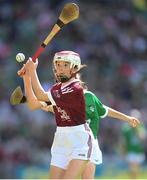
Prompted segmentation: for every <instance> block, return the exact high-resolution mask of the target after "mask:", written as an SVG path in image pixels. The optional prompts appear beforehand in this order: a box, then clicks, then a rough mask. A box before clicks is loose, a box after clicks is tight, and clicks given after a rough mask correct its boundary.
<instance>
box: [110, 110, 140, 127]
mask: <svg viewBox="0 0 147 180" xmlns="http://www.w3.org/2000/svg"><path fill="white" fill-rule="evenodd" d="M108 116H109V117H113V118H116V119H119V120H123V121H126V122H128V123H129V124H130V125H131V126H133V127H135V126H137V125H138V124H140V121H139V120H138V119H137V118H135V117H131V116H128V115H126V114H124V113H121V112H119V111H116V110H114V109H112V108H109V107H108Z"/></svg>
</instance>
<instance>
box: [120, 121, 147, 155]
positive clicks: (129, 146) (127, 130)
mask: <svg viewBox="0 0 147 180" xmlns="http://www.w3.org/2000/svg"><path fill="white" fill-rule="evenodd" d="M122 132H123V138H124V142H125V148H126V150H127V152H134V153H143V152H144V148H143V142H142V139H141V138H140V136H139V133H144V132H145V129H144V127H143V126H141V125H140V126H138V127H136V128H133V127H131V126H129V125H128V124H125V125H124V126H123V128H122Z"/></svg>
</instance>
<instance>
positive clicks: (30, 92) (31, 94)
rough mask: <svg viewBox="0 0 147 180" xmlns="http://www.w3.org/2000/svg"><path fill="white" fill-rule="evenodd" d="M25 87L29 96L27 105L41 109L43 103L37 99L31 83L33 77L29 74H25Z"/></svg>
mask: <svg viewBox="0 0 147 180" xmlns="http://www.w3.org/2000/svg"><path fill="white" fill-rule="evenodd" d="M23 80H24V88H25V94H26V97H27V105H28V107H29V109H31V110H35V109H40V108H41V107H42V104H41V103H40V102H39V101H38V100H37V98H36V96H35V94H34V92H33V89H32V85H31V78H30V77H29V76H24V77H23Z"/></svg>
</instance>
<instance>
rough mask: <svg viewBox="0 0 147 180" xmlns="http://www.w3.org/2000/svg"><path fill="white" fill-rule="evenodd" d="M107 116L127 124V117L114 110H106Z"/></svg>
mask: <svg viewBox="0 0 147 180" xmlns="http://www.w3.org/2000/svg"><path fill="white" fill-rule="evenodd" d="M108 116H109V117H113V118H115V119H119V120H122V121H126V122H129V116H127V115H126V114H124V113H121V112H119V111H116V110H114V109H112V108H108Z"/></svg>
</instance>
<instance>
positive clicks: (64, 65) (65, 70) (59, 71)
mask: <svg viewBox="0 0 147 180" xmlns="http://www.w3.org/2000/svg"><path fill="white" fill-rule="evenodd" d="M55 70H56V76H57V77H58V78H59V79H61V80H60V81H61V82H66V81H67V80H68V79H69V78H70V77H71V75H72V69H71V67H70V63H69V62H65V61H57V62H56V67H55ZM63 79H64V80H65V81H64V80H63ZM62 80H63V81H62Z"/></svg>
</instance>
